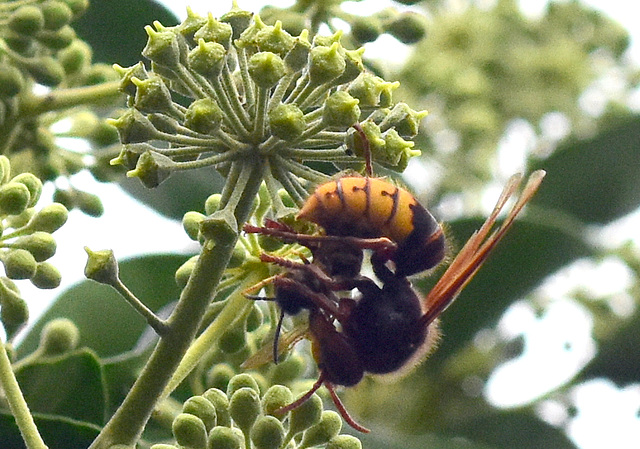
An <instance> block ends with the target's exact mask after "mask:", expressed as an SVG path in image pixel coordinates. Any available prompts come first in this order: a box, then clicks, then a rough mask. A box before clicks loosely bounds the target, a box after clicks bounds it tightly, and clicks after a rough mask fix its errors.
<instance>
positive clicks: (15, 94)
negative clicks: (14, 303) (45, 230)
mask: <svg viewBox="0 0 640 449" xmlns="http://www.w3.org/2000/svg"><path fill="white" fill-rule="evenodd" d="M88 4H89V2H88V0H34V1H28V2H3V7H2V9H1V11H0V23H2V24H3V26H2V27H0V47H1V48H2V52H1V54H0V141H2V142H3V154H6V155H8V157H9V158H10V160H11V164H12V166H13V168H14V172H16V173H18V172H31V173H33V174H35V175H36V176H37V177H38V178H40V179H41V180H42V181H52V180H55V179H56V178H58V177H60V176H65V177H69V176H71V175H73V174H75V173H77V172H78V171H80V170H81V169H83V168H85V167H86V162H85V161H84V160H83V157H84V156H83V155H82V154H79V153H78V152H77V149H74V150H75V151H70V150H69V149H66V148H64V147H62V146H60V141H58V140H56V137H78V138H82V139H84V140H86V141H87V142H88V143H89V144H91V145H92V146H93V147H102V146H106V145H110V144H113V143H115V142H116V141H117V134H116V133H115V129H113V127H111V126H109V125H107V124H106V123H104V121H103V120H101V119H100V118H99V117H98V115H96V114H95V113H94V112H91V111H89V109H84V108H78V107H76V106H78V104H79V103H82V100H77V102H76V103H73V102H71V103H69V104H67V105H64V104H62V103H64V102H60V103H61V105H60V106H59V107H57V106H56V105H55V104H56V101H57V100H56V97H57V96H58V95H59V94H58V91H60V92H62V91H64V90H66V89H68V88H79V87H86V86H94V85H98V84H101V83H104V82H107V81H115V79H116V77H117V74H116V73H115V71H114V70H113V69H112V68H111V67H109V66H107V65H104V64H94V63H92V51H91V48H90V47H89V45H88V44H87V43H85V42H84V41H82V40H81V39H79V38H78V37H77V36H76V33H75V31H74V29H73V28H72V25H71V24H72V22H73V21H74V20H75V19H76V18H78V17H79V16H81V15H82V14H83V13H84V12H85V10H86V9H87V7H88ZM37 85H44V86H47V87H49V88H51V92H50V94H49V96H48V98H47V99H46V100H44V99H43V97H42V96H40V95H38V94H36V93H35V92H36V91H35V88H36V87H37ZM114 93H115V92H114ZM87 95H88V96H90V95H89V94H87ZM112 96H114V97H115V95H113V94H112ZM91 101H92V100H91V99H88V100H85V102H87V103H88V102H91ZM103 102H104V100H103ZM44 103H46V104H44ZM45 113H46V114H45ZM61 120H65V123H68V124H69V127H68V129H67V130H64V131H62V129H63V127H58V128H57V129H60V130H61V131H55V129H56V128H55V127H54V126H53V125H55V124H56V123H57V122H59V121H61ZM60 196H61V197H66V199H65V201H62V202H63V203H64V204H65V205H66V206H67V207H68V208H72V207H78V208H79V209H80V210H82V211H83V212H85V213H88V214H90V215H98V214H100V213H101V209H102V206H101V205H100V204H99V201H98V200H97V198H95V197H93V196H92V195H90V194H88V193H85V192H82V191H79V190H73V189H72V190H70V191H63V192H62V193H61V194H60ZM71 197H72V198H71Z"/></svg>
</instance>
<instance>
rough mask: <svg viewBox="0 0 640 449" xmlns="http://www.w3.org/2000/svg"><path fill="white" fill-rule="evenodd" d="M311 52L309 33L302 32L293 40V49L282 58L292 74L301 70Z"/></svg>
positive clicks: (306, 31)
mask: <svg viewBox="0 0 640 449" xmlns="http://www.w3.org/2000/svg"><path fill="white" fill-rule="evenodd" d="M310 52H311V42H309V31H308V30H302V32H301V33H300V36H298V37H296V38H295V41H294V44H293V47H292V48H291V50H289V52H288V53H287V54H286V56H285V57H284V63H285V64H286V65H287V68H288V69H289V70H291V71H292V72H296V71H298V70H301V69H302V68H303V67H304V65H305V64H306V63H307V60H308V59H309V53H310Z"/></svg>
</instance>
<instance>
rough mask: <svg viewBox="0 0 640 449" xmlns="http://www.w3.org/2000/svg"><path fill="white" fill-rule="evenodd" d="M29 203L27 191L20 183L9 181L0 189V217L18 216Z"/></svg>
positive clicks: (29, 197) (29, 198) (29, 196)
mask: <svg viewBox="0 0 640 449" xmlns="http://www.w3.org/2000/svg"><path fill="white" fill-rule="evenodd" d="M30 201H31V195H30V194H29V189H28V188H27V186H26V185H24V184H22V183H20V182H14V181H11V182H9V183H7V184H5V185H3V186H1V187H0V215H20V214H21V213H22V212H24V211H25V209H26V208H27V207H29V203H30Z"/></svg>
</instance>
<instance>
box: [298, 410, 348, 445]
mask: <svg viewBox="0 0 640 449" xmlns="http://www.w3.org/2000/svg"><path fill="white" fill-rule="evenodd" d="M341 429H342V419H341V418H340V415H338V414H337V413H336V412H334V411H333V410H324V411H323V412H322V415H321V416H320V422H318V423H317V424H314V425H313V426H311V427H309V428H308V429H307V430H306V431H305V432H304V435H303V436H302V441H301V442H300V447H311V446H320V445H322V444H326V443H327V442H328V441H329V440H330V439H331V438H333V437H335V436H336V435H338V434H339V433H340V430H341Z"/></svg>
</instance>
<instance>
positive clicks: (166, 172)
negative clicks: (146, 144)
mask: <svg viewBox="0 0 640 449" xmlns="http://www.w3.org/2000/svg"><path fill="white" fill-rule="evenodd" d="M176 166H177V164H176V163H175V162H174V161H173V160H171V159H170V158H168V157H167V156H164V155H162V154H160V153H156V152H155V151H146V152H144V153H142V155H141V156H140V158H139V159H138V163H137V164H136V168H135V169H133V170H129V171H128V172H127V177H129V178H138V179H139V180H140V182H142V184H144V186H145V187H148V188H150V189H152V188H154V187H158V186H159V185H160V184H162V182H164V181H165V180H166V179H167V178H168V177H169V176H171V173H173V171H174V170H175V168H176Z"/></svg>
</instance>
